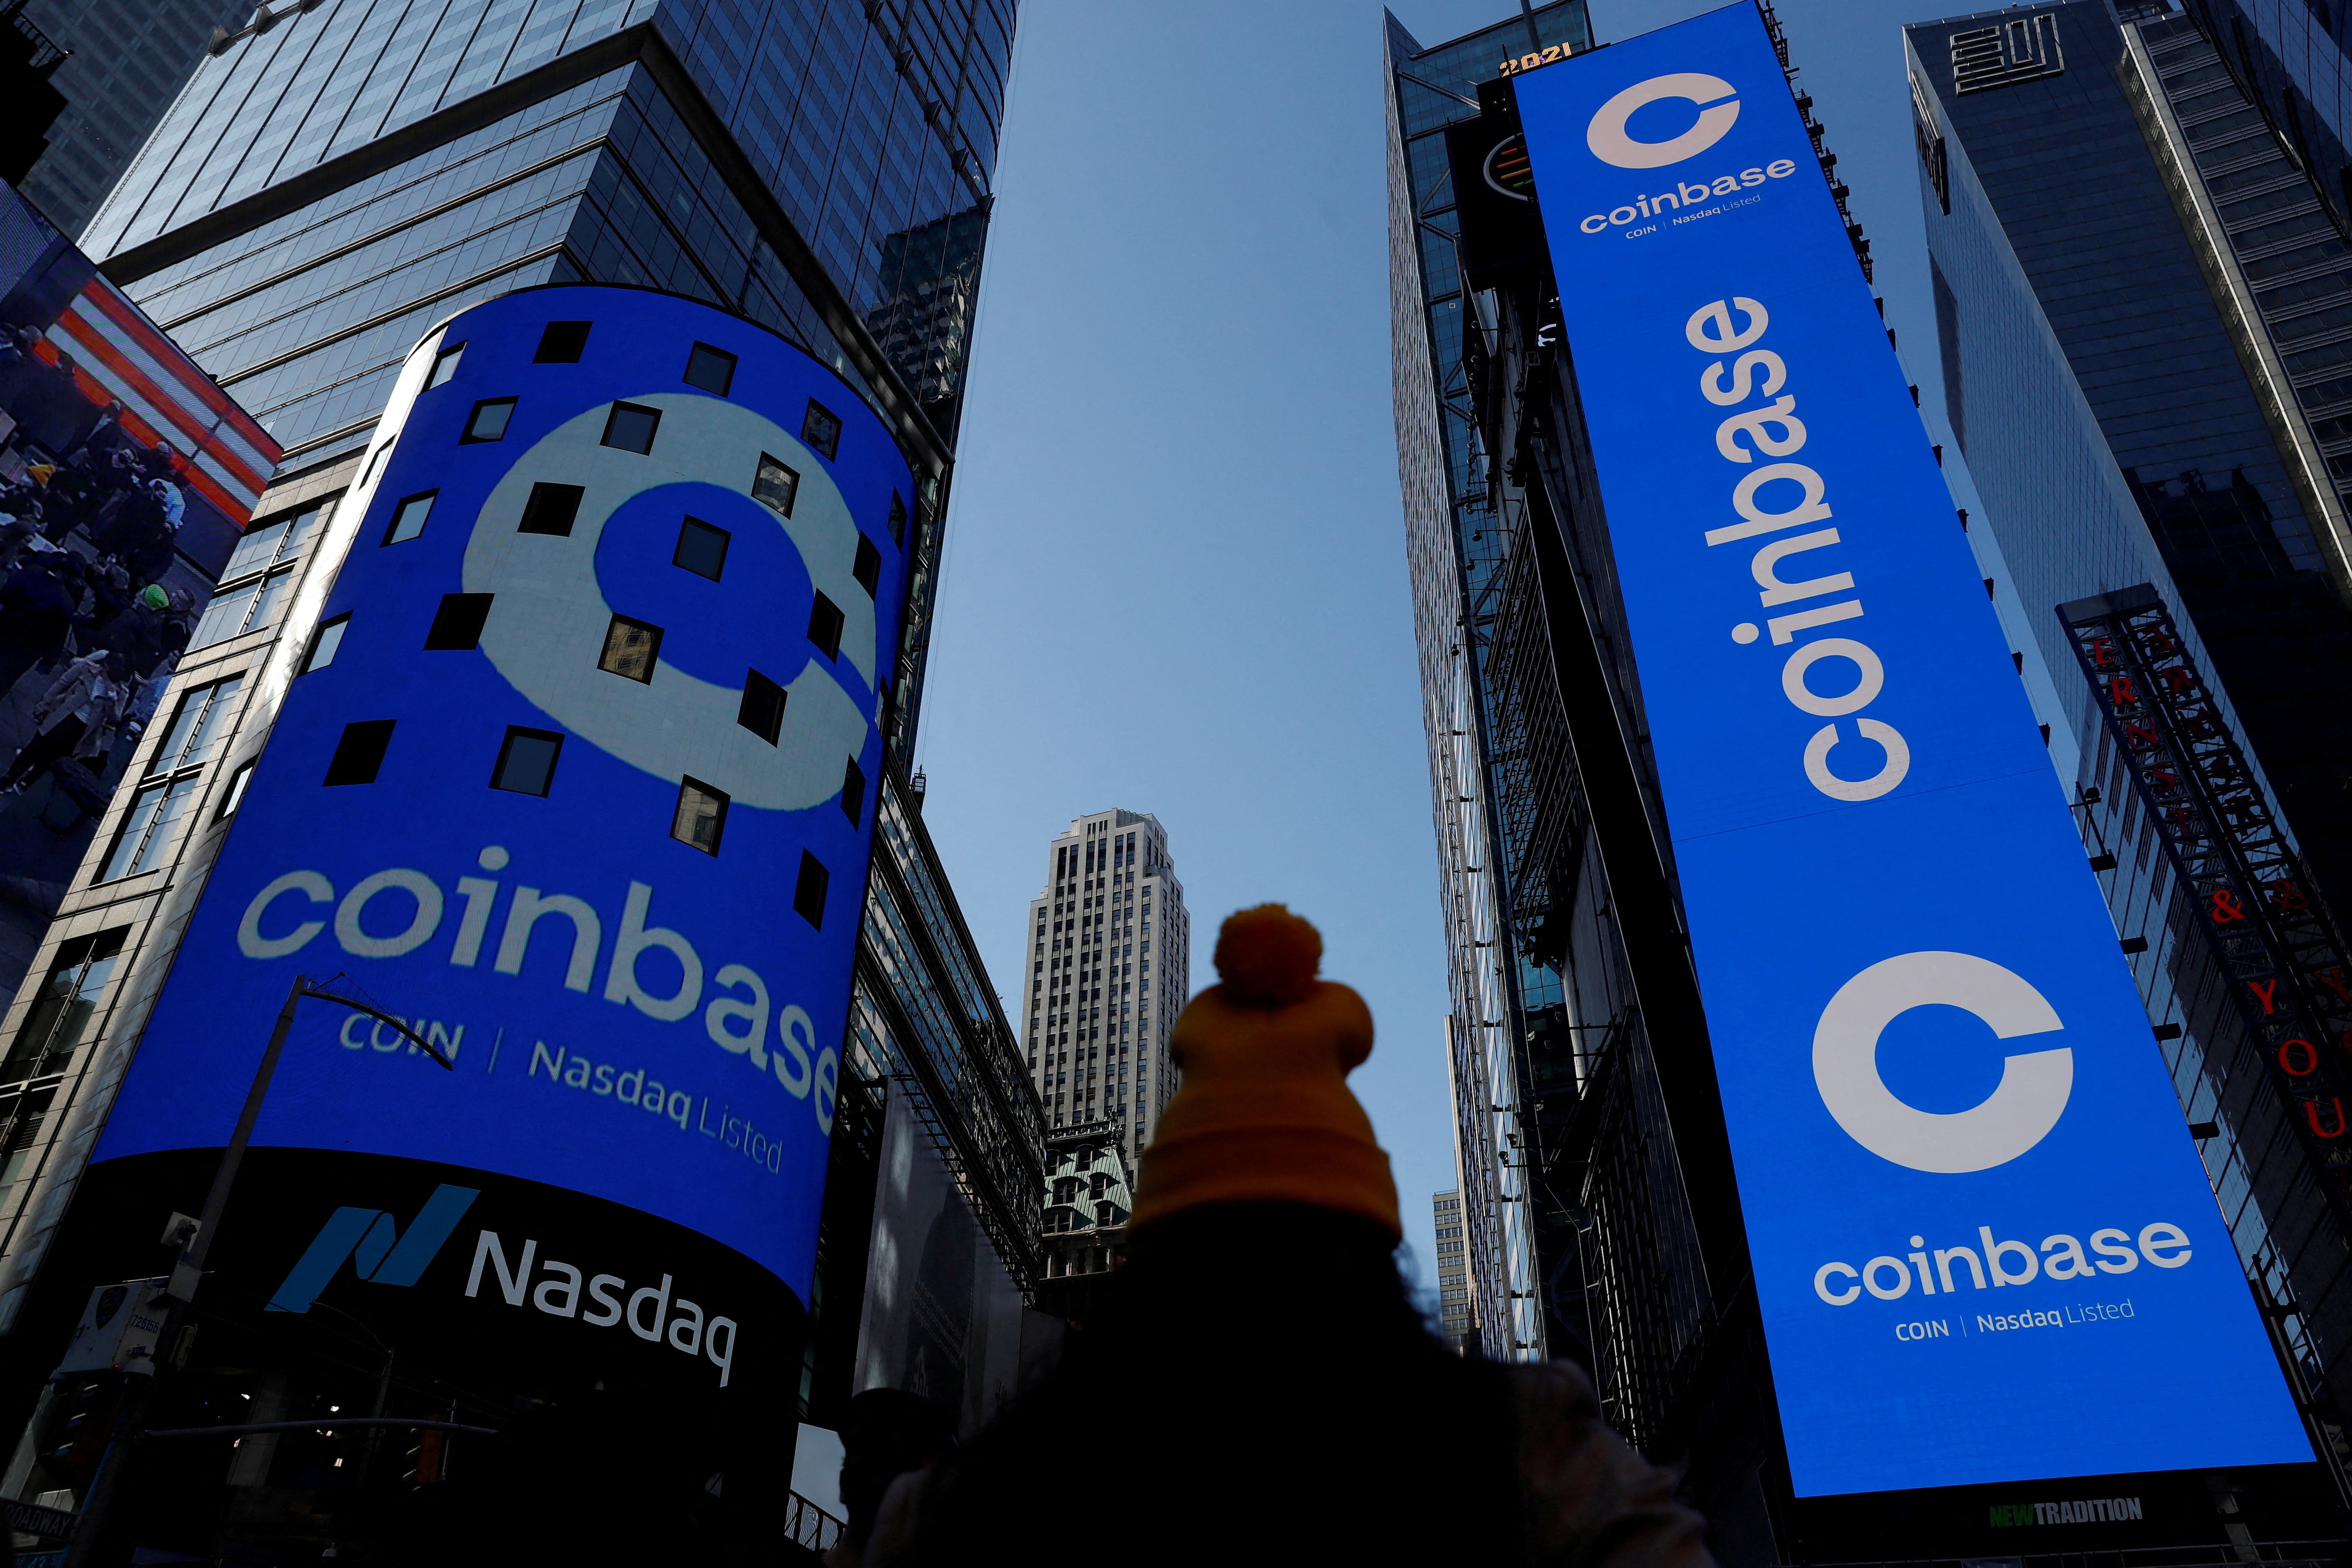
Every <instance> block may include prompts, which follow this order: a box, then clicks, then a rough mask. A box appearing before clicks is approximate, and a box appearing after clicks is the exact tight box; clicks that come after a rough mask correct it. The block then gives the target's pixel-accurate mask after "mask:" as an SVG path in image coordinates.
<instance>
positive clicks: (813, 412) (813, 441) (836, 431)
mask: <svg viewBox="0 0 2352 1568" xmlns="http://www.w3.org/2000/svg"><path fill="white" fill-rule="evenodd" d="M801 440H802V442H803V444H804V445H805V446H806V447H808V449H809V450H810V451H812V452H814V453H817V454H818V455H819V456H821V457H823V458H824V460H825V461H827V462H831V461H832V460H833V457H834V454H835V452H837V451H839V450H840V449H841V416H840V415H838V414H835V412H834V411H833V410H832V409H830V408H827V407H826V406H825V405H824V404H822V403H819V402H818V401H817V400H816V399H815V398H814V397H812V398H810V399H809V405H808V412H807V413H806V414H805V415H803V416H802V417H801Z"/></svg>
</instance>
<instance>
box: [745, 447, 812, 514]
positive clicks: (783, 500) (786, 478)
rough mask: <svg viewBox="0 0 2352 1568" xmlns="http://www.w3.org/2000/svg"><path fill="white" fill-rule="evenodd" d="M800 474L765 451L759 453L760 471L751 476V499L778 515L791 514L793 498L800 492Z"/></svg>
mask: <svg viewBox="0 0 2352 1568" xmlns="http://www.w3.org/2000/svg"><path fill="white" fill-rule="evenodd" d="M800 488H801V476H800V474H799V473H798V471H796V470H795V469H793V468H787V467H786V466H785V465H784V464H782V463H781V462H779V461H778V460H777V459H775V458H772V457H770V456H769V455H768V454H767V453H765V452H762V453H761V454H760V471H759V472H758V473H757V474H755V475H754V476H752V479H751V499H752V500H755V501H759V502H761V504H763V505H765V506H767V507H768V508H769V509H770V510H773V511H775V512H776V513H778V514H779V515H780V516H783V517H790V516H792V515H793V497H794V496H796V495H798V494H799V493H800Z"/></svg>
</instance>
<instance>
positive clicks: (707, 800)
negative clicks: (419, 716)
mask: <svg viewBox="0 0 2352 1568" xmlns="http://www.w3.org/2000/svg"><path fill="white" fill-rule="evenodd" d="M726 831H727V795H726V793H725V792H724V791H721V790H715V789H712V788H711V787H710V786H709V784H704V783H703V782H702V781H700V780H699V779H694V778H688V779H685V780H683V781H681V782H680V783H679V784H678V786H677V815H676V816H673V817H671V818H670V824H669V836H670V837H672V838H675V839H677V841H678V842H679V843H680V844H691V845H693V846H694V847H696V848H697V849H699V850H701V851H702V852H703V853H704V854H705V855H716V854H718V853H719V837H720V835H722V834H724V833H725V832H726Z"/></svg>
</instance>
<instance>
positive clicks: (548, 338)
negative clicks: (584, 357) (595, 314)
mask: <svg viewBox="0 0 2352 1568" xmlns="http://www.w3.org/2000/svg"><path fill="white" fill-rule="evenodd" d="M591 325H592V323H590V322H587V321H550V322H548V323H547V331H543V332H541V333H540V334H539V352H538V353H534V354H532V355H531V356H530V360H531V363H533V364H578V363H580V354H581V352H582V351H583V350H584V349H585V348H587V346H588V329H589V327H590V326H591Z"/></svg>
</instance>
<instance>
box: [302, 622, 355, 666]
mask: <svg viewBox="0 0 2352 1568" xmlns="http://www.w3.org/2000/svg"><path fill="white" fill-rule="evenodd" d="M351 624H352V617H351V612H350V611H348V610H346V611H345V612H343V614H341V615H340V616H336V617H335V618H334V619H333V620H331V621H321V622H320V623H319V629H318V630H317V631H315V632H312V633H311V634H310V651H309V652H308V653H306V654H304V655H303V656H302V668H300V669H299V670H297V671H295V673H296V674H297V675H308V674H310V672H311V671H312V670H314V669H324V668H327V666H329V665H331V664H332V663H334V662H335V650H336V649H337V648H339V647H342V646H343V630H344V628H345V627H347V626H350V625H351Z"/></svg>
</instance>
